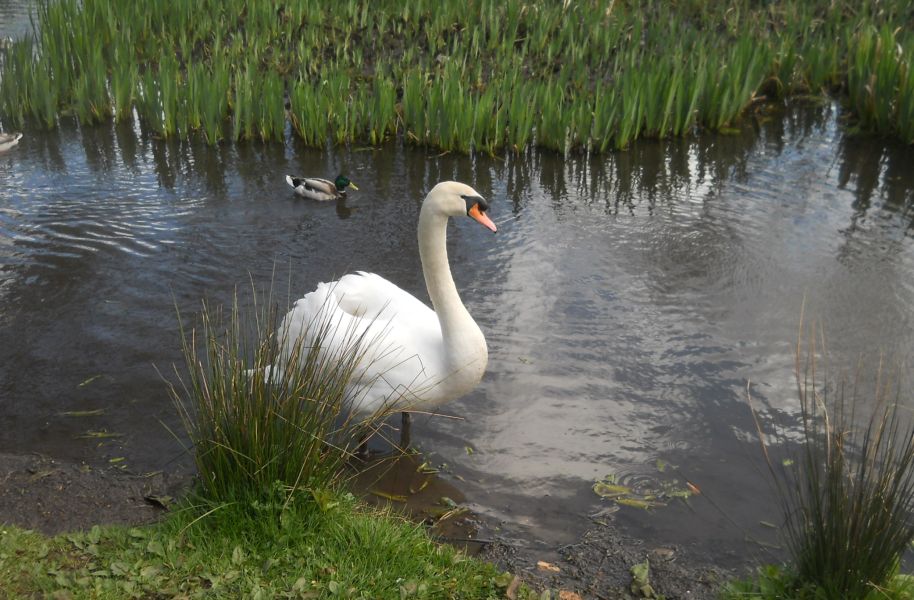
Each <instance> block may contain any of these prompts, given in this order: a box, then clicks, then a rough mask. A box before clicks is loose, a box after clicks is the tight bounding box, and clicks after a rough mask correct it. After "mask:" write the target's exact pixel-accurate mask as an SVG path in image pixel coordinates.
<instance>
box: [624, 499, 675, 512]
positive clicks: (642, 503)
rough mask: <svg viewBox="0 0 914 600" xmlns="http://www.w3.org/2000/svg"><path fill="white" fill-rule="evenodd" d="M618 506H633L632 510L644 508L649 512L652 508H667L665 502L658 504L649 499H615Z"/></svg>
mask: <svg viewBox="0 0 914 600" xmlns="http://www.w3.org/2000/svg"><path fill="white" fill-rule="evenodd" d="M613 500H614V501H615V502H616V503H617V504H621V505H622V506H631V507H632V508H643V509H644V510H648V509H650V508H657V507H660V506H666V504H664V503H663V502H658V501H656V500H652V499H649V498H613Z"/></svg>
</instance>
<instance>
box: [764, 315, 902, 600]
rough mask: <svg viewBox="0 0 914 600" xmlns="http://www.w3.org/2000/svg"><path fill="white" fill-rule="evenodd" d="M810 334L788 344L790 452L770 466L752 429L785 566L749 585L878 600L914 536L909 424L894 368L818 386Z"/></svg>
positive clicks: (833, 598) (894, 580) (835, 598)
mask: <svg viewBox="0 0 914 600" xmlns="http://www.w3.org/2000/svg"><path fill="white" fill-rule="evenodd" d="M815 339H816V337H815V331H814V330H813V332H812V333H811V334H810V336H809V340H810V342H809V345H808V347H807V349H806V350H805V351H803V349H802V345H801V343H800V342H798V344H797V359H796V380H797V393H798V397H799V404H800V407H799V408H800V415H799V421H800V422H799V441H800V447H799V451H798V456H797V457H796V458H795V459H794V460H792V461H787V463H788V464H787V465H785V464H782V463H777V464H776V461H774V460H772V458H771V456H770V455H769V451H768V447H767V446H766V445H765V443H764V434H763V432H762V429H761V426H760V425H759V436H760V439H761V440H762V448H763V451H764V454H765V457H766V460H767V462H768V466H769V468H770V470H771V473H772V475H773V479H774V482H775V487H776V490H777V492H778V496H779V498H780V501H781V503H782V511H783V514H784V515H785V520H786V527H785V537H786V542H787V547H788V549H789V552H790V557H791V561H792V562H791V566H790V569H789V571H788V572H787V574H786V575H783V574H781V573H780V572H778V573H774V574H772V573H768V574H767V575H765V574H762V576H761V577H760V578H759V579H758V580H757V582H756V583H757V585H758V586H762V587H766V586H767V587H770V586H771V585H774V584H773V583H772V582H777V581H781V582H783V580H784V579H789V585H788V586H787V587H788V589H789V590H791V593H795V594H794V595H793V596H789V595H788V596H787V597H796V598H806V597H809V598H813V597H815V598H827V599H829V600H839V599H845V598H870V597H872V598H876V597H879V598H884V597H887V596H885V595H880V594H882V590H886V589H896V588H899V586H902V584H904V585H903V586H902V587H904V588H905V589H909V586H907V580H906V579H905V578H901V579H899V577H898V576H897V573H898V563H899V560H900V558H901V555H902V554H903V553H904V552H905V550H906V549H907V548H908V547H909V545H910V544H911V542H912V540H914V519H912V518H911V516H912V511H914V423H912V419H911V415H910V414H909V413H906V412H904V408H902V405H901V403H900V402H899V401H900V399H901V390H902V386H901V385H900V382H899V381H898V378H897V373H894V372H890V371H889V370H888V369H886V368H885V367H883V366H882V365H881V364H880V366H879V368H878V369H877V371H876V373H875V374H874V375H873V376H872V377H871V378H869V381H867V379H866V378H865V377H864V376H863V375H862V373H861V372H858V373H857V375H856V376H855V377H854V378H853V379H848V378H847V377H843V378H841V379H839V380H838V381H837V383H832V382H831V381H829V380H828V377H827V376H822V383H820V382H819V379H818V378H819V377H820V373H819V371H817V368H818V364H817V348H816V344H815ZM864 412H866V413H868V415H867V414H864ZM753 414H754V413H753ZM757 424H758V421H757ZM766 582H767V583H766ZM877 592H878V594H877ZM807 594H812V595H807ZM765 597H768V596H765ZM779 597H780V596H779ZM888 597H892V596H888ZM907 597H910V596H907Z"/></svg>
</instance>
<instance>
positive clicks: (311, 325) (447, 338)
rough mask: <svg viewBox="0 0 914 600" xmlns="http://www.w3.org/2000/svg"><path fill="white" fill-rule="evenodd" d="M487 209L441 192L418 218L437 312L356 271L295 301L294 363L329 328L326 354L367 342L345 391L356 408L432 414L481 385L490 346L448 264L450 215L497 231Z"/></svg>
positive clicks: (452, 186) (454, 190)
mask: <svg viewBox="0 0 914 600" xmlns="http://www.w3.org/2000/svg"><path fill="white" fill-rule="evenodd" d="M486 208H487V204H486V202H485V200H483V198H482V197H480V196H479V194H478V193H477V192H476V191H475V190H473V189H472V188H471V187H469V186H466V185H464V184H462V183H456V182H444V183H439V184H438V185H437V186H435V187H434V188H433V189H432V191H431V192H429V194H428V196H426V198H425V202H424V203H423V204H422V210H421V212H420V215H419V255H420V257H421V260H422V270H423V273H424V275H425V282H426V286H427V288H428V293H429V296H430V298H431V300H432V305H433V306H434V310H432V309H431V308H429V307H428V306H427V305H425V304H424V303H423V302H421V301H420V300H418V299H417V298H416V297H414V296H413V295H411V294H409V293H407V292H405V291H404V290H402V289H400V288H399V287H397V286H396V285H394V284H393V283H391V282H389V281H387V280H386V279H384V278H383V277H381V276H380V275H375V274H373V273H364V272H359V273H354V274H349V275H345V276H344V277H342V278H340V279H339V280H338V281H334V282H331V283H321V284H319V285H318V286H317V289H316V290H315V291H313V292H311V293H309V294H307V295H306V296H305V297H304V298H301V299H300V300H298V301H297V302H296V303H295V306H294V307H293V309H292V310H291V311H290V312H289V313H288V314H287V315H286V316H285V318H284V319H283V322H282V325H281V339H285V340H286V341H285V348H284V352H283V357H284V358H287V357H288V356H289V353H290V352H291V348H292V345H293V343H294V342H295V339H296V338H297V337H299V336H304V344H305V345H306V346H309V345H311V344H309V341H311V340H312V338H313V333H312V332H313V331H315V330H316V329H319V328H320V327H321V325H323V324H326V329H325V331H329V332H330V333H329V335H328V338H325V339H324V340H323V341H322V344H321V352H329V353H330V356H334V355H335V356H339V355H340V354H341V353H344V352H345V350H344V347H345V345H346V344H347V341H350V342H349V343H351V340H352V339H354V338H357V337H360V338H361V339H362V340H364V341H365V342H366V343H367V344H368V350H367V353H366V355H365V356H364V357H363V358H362V359H361V360H360V362H359V365H358V367H357V368H356V372H355V373H354V376H353V378H352V381H351V383H350V385H349V387H348V388H347V390H346V395H347V401H348V403H349V407H350V409H351V410H353V411H356V412H359V413H375V414H376V413H378V412H379V411H381V410H401V411H407V410H415V409H425V410H427V409H433V408H435V407H437V406H439V405H440V404H442V403H444V402H447V401H449V400H453V399H455V398H458V397H460V396H462V395H464V394H466V393H467V392H469V391H470V390H472V389H473V388H474V387H476V385H477V384H478V383H479V381H480V379H481V378H482V375H483V373H484V372H485V369H486V362H487V361H488V350H487V348H486V340H485V337H484V336H483V334H482V331H480V329H479V326H477V325H476V322H475V321H474V320H473V317H472V316H471V315H470V313H469V311H468V310H467V309H466V307H464V305H463V303H462V302H461V301H460V296H459V295H458V293H457V287H456V286H455V285H454V279H453V278H452V276H451V271H450V267H449V265H448V259H447V247H446V239H445V238H446V229H447V222H448V219H449V218H450V217H451V216H463V215H469V216H471V217H473V218H475V219H476V220H477V221H479V222H480V223H482V224H484V225H486V226H487V227H489V228H490V229H492V231H495V225H494V224H493V223H492V221H491V220H489V218H488V217H487V216H486V215H485V210H486Z"/></svg>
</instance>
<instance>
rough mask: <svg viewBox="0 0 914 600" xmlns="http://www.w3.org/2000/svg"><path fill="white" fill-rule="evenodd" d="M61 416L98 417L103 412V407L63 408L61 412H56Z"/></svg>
mask: <svg viewBox="0 0 914 600" xmlns="http://www.w3.org/2000/svg"><path fill="white" fill-rule="evenodd" d="M57 414H58V415H59V416H61V417H98V416H101V415H103V414H105V409H104V408H96V409H95V410H65V411H64V412H62V413H57Z"/></svg>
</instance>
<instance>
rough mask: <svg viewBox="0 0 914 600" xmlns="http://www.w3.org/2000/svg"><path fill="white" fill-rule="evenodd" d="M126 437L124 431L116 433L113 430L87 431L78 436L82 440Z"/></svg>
mask: <svg viewBox="0 0 914 600" xmlns="http://www.w3.org/2000/svg"><path fill="white" fill-rule="evenodd" d="M119 437H124V434H123V433H114V432H113V431H87V432H86V433H81V434H79V435H78V436H76V439H80V440H94V439H107V438H119Z"/></svg>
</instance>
